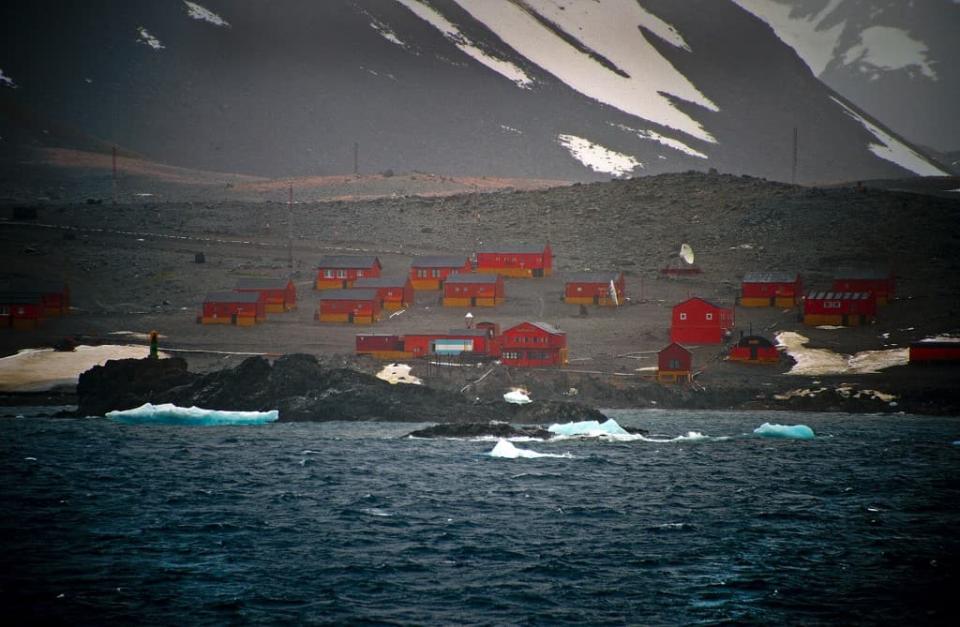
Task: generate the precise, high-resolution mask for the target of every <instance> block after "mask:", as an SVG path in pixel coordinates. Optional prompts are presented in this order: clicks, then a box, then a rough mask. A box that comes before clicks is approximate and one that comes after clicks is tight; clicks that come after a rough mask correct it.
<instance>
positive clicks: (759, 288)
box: [740, 272, 803, 307]
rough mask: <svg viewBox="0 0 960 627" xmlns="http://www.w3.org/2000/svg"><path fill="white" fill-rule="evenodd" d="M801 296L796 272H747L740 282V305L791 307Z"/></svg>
mask: <svg viewBox="0 0 960 627" xmlns="http://www.w3.org/2000/svg"><path fill="white" fill-rule="evenodd" d="M802 298H803V282H802V281H801V279H800V275H799V274H797V273H796V272H748V273H746V274H745V275H743V281H741V283H740V306H741V307H793V306H794V305H796V304H797V303H799V302H800V300H801V299H802Z"/></svg>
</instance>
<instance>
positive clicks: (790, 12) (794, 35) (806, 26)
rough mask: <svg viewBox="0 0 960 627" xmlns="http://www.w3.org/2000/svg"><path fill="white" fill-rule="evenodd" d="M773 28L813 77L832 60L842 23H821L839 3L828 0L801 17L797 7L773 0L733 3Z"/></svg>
mask: <svg viewBox="0 0 960 627" xmlns="http://www.w3.org/2000/svg"><path fill="white" fill-rule="evenodd" d="M733 1H734V2H736V3H737V4H739V5H740V7H741V8H743V9H745V10H747V11H748V12H750V13H753V14H754V15H756V16H757V17H758V18H760V19H761V20H763V21H764V22H766V23H767V24H768V25H769V26H770V28H772V29H773V32H774V34H776V36H777V37H779V38H780V40H781V41H782V42H783V43H785V44H787V45H788V46H790V47H791V48H793V49H794V50H795V51H796V52H797V54H798V55H799V56H800V58H801V59H803V62H804V63H806V64H807V66H808V67H809V68H810V70H811V71H812V72H813V73H814V74H815V75H817V76H819V75H820V74H822V73H823V71H824V70H825V69H826V68H827V65H828V64H829V63H830V61H831V60H833V56H834V51H835V50H836V48H837V44H838V43H839V42H840V36H841V35H843V29H844V26H845V23H844V22H838V23H836V24H834V25H833V26H831V27H830V28H826V27H825V26H824V23H825V22H827V21H828V18H829V17H830V16H831V15H832V14H833V12H834V11H835V10H836V9H837V7H838V6H839V5H840V3H841V2H842V1H843V0H830V2H828V3H827V6H825V7H823V8H822V9H821V10H819V11H817V12H816V13H813V14H807V15H802V14H800V11H798V10H797V7H796V6H794V5H792V4H789V3H786V2H776V1H775V0H733Z"/></svg>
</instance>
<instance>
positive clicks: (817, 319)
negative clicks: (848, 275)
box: [803, 292, 877, 327]
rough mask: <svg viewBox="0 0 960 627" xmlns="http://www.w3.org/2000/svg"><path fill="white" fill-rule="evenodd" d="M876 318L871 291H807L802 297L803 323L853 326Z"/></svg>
mask: <svg viewBox="0 0 960 627" xmlns="http://www.w3.org/2000/svg"><path fill="white" fill-rule="evenodd" d="M876 319H877V298H876V296H875V295H874V294H873V292H808V293H807V295H806V297H805V298H804V299H803V323H804V324H807V325H810V326H813V327H818V326H820V325H824V324H835V325H843V326H845V327H855V326H859V325H862V324H867V323H868V322H873V321H874V320H876Z"/></svg>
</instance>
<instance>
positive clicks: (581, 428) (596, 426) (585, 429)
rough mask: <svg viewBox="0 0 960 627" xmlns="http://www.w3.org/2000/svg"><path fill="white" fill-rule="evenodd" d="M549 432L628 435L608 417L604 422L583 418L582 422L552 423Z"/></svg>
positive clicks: (597, 435) (559, 433) (560, 433)
mask: <svg viewBox="0 0 960 627" xmlns="http://www.w3.org/2000/svg"><path fill="white" fill-rule="evenodd" d="M547 430H548V431H549V432H550V433H555V434H556V435H574V436H576V435H581V436H587V437H599V436H601V435H630V433H629V432H627V430H626V429H624V428H623V427H621V426H620V424H619V423H617V421H616V420H614V419H613V418H610V419H608V420H605V421H604V422H602V423H601V422H599V421H597V420H584V421H583V422H567V423H564V424H552V425H550V427H548V429H547Z"/></svg>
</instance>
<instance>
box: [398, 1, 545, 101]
mask: <svg viewBox="0 0 960 627" xmlns="http://www.w3.org/2000/svg"><path fill="white" fill-rule="evenodd" d="M397 2H399V3H400V4H402V5H403V6H405V7H407V8H408V9H410V10H411V11H412V12H413V14H414V15H416V16H417V17H419V18H420V19H422V20H424V21H425V22H427V23H429V24H430V25H431V26H433V27H434V28H436V29H437V30H439V31H440V32H441V33H443V34H444V36H445V37H446V38H447V39H449V40H450V41H451V42H452V43H453V45H455V46H456V47H457V48H459V49H460V50H461V51H462V52H463V53H464V54H466V55H468V56H470V57H473V58H474V59H476V60H477V61H479V62H480V63H482V64H484V65H485V66H487V67H488V68H490V69H491V70H493V71H494V72H496V73H498V74H501V75H502V76H505V77H506V78H509V79H510V80H511V81H513V82H514V83H516V84H517V86H519V87H524V88H529V87H530V86H531V85H532V84H533V80H532V79H531V78H530V77H529V76H527V74H526V73H525V72H524V71H523V70H521V69H520V68H519V67H517V66H516V65H514V64H513V63H510V62H509V61H504V60H503V59H497V58H496V57H493V56H491V55H490V54H488V53H487V52H486V51H484V50H481V49H480V48H479V47H477V45H476V44H474V43H473V42H472V41H470V39H468V38H467V37H466V36H465V35H464V34H463V33H461V32H460V29H458V28H457V27H456V26H454V25H453V24H452V23H451V22H450V21H448V20H447V19H446V18H445V17H443V16H442V15H440V14H439V13H437V12H436V11H435V10H434V9H432V8H430V7H428V6H426V5H425V4H422V3H421V2H420V1H419V0H397Z"/></svg>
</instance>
